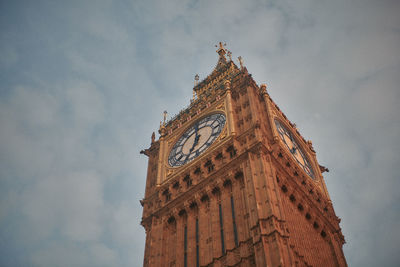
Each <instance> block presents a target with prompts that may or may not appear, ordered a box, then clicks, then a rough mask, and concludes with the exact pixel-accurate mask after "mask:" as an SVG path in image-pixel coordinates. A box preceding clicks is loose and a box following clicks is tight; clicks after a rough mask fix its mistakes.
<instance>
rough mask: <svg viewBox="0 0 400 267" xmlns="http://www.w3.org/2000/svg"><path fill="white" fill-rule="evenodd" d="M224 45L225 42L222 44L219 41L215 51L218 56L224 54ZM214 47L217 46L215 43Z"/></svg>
mask: <svg viewBox="0 0 400 267" xmlns="http://www.w3.org/2000/svg"><path fill="white" fill-rule="evenodd" d="M225 46H226V43H224V44H223V43H222V42H219V48H218V50H217V53H218V55H219V56H220V57H223V56H225V54H226V49H225ZM215 47H218V46H217V45H216V46H215Z"/></svg>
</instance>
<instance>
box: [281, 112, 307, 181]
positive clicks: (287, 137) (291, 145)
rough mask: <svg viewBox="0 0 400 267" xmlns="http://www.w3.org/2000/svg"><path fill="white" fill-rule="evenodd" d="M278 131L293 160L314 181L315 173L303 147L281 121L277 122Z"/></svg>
mask: <svg viewBox="0 0 400 267" xmlns="http://www.w3.org/2000/svg"><path fill="white" fill-rule="evenodd" d="M275 125H276V129H277V130H278V134H279V137H280V138H281V140H282V141H283V143H284V144H285V146H286V147H287V148H288V149H289V151H290V153H291V154H292V156H293V158H294V159H295V160H296V161H297V163H298V164H299V165H300V166H301V167H302V168H303V170H304V171H305V172H306V173H307V174H308V175H309V176H310V177H311V178H313V179H314V172H313V170H312V168H311V164H310V162H309V161H308V159H307V157H306V154H305V153H304V152H303V150H302V149H301V147H300V146H299V145H298V144H297V142H296V140H295V139H294V137H293V135H292V133H291V132H289V130H288V129H286V128H285V126H283V125H282V124H281V123H280V122H279V121H277V120H275Z"/></svg>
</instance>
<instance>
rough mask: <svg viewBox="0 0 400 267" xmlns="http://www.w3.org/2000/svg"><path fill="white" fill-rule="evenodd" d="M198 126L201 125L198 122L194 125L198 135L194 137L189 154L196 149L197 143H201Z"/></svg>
mask: <svg viewBox="0 0 400 267" xmlns="http://www.w3.org/2000/svg"><path fill="white" fill-rule="evenodd" d="M198 127H199V126H198V125H197V124H196V125H195V126H194V130H195V132H196V137H195V138H194V142H193V145H192V147H191V148H190V150H189V154H190V153H192V151H193V149H194V148H195V147H196V145H197V144H198V143H199V139H200V134H199V128H198Z"/></svg>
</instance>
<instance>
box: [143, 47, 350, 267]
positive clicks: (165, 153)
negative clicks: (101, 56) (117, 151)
mask: <svg viewBox="0 0 400 267" xmlns="http://www.w3.org/2000/svg"><path fill="white" fill-rule="evenodd" d="M217 53H218V56H219V57H218V62H217V65H216V67H215V68H214V70H213V71H212V72H211V74H210V75H209V76H207V77H206V78H205V79H204V80H202V81H201V82H198V76H197V75H196V82H195V86H194V88H193V99H192V101H191V103H190V105H189V106H188V107H186V108H184V109H183V110H182V111H181V112H179V114H178V115H176V116H175V117H173V118H171V119H170V120H169V121H168V122H166V120H165V116H164V122H162V123H161V124H160V129H159V134H160V136H159V139H158V140H156V137H155V134H154V133H153V135H152V138H151V139H152V140H151V145H150V147H149V148H148V149H145V150H143V151H141V153H143V154H145V155H146V156H148V158H149V161H148V171H147V180H146V189H145V197H144V199H143V200H141V204H142V206H143V217H142V222H141V224H142V225H143V227H144V228H145V231H146V245H145V253H144V254H145V255H144V263H143V264H144V266H157V267H159V266H166V267H167V266H168V267H170V266H182V267H192V266H347V265H346V260H345V257H344V254H343V250H342V246H343V244H344V242H345V241H344V237H343V235H342V233H341V229H340V226H339V222H340V219H339V218H338V217H337V216H336V215H335V212H334V210H333V206H332V202H331V200H330V197H329V194H328V191H327V188H326V185H325V183H324V179H323V176H322V173H323V172H324V171H327V169H326V168H325V167H323V166H320V165H319V164H318V162H317V158H316V154H315V151H314V149H313V146H312V143H311V141H306V140H305V139H304V138H303V137H302V136H301V134H300V133H299V131H298V130H297V129H296V125H295V124H294V123H292V122H290V121H289V120H288V118H287V117H286V116H285V115H284V113H283V112H282V111H281V110H280V109H279V107H278V106H277V105H276V104H275V102H274V101H273V100H272V99H271V97H270V96H269V94H268V92H267V90H266V85H261V86H258V85H257V84H256V82H255V81H254V80H253V79H252V77H251V74H249V73H248V71H247V69H246V67H244V66H243V62H242V60H241V58H240V57H239V62H240V64H239V66H237V65H236V64H235V63H234V62H233V61H232V59H231V53H230V52H229V51H227V50H226V48H225V47H224V45H223V44H222V43H220V44H219V46H218V50H217ZM299 108H301V107H299Z"/></svg>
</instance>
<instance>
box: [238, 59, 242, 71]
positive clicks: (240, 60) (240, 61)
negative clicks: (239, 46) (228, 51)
mask: <svg viewBox="0 0 400 267" xmlns="http://www.w3.org/2000/svg"><path fill="white" fill-rule="evenodd" d="M238 59H239V63H240V69H243V58H242V57H241V56H239V57H238Z"/></svg>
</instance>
